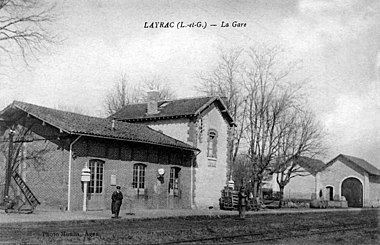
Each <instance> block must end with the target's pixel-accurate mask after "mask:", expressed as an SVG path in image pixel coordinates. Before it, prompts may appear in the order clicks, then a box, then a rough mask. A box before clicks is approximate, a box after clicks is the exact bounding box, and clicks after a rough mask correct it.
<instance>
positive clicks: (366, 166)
mask: <svg viewBox="0 0 380 245" xmlns="http://www.w3.org/2000/svg"><path fill="white" fill-rule="evenodd" d="M337 160H340V161H341V162H343V163H351V164H354V165H356V166H358V167H360V168H362V169H363V170H364V171H366V172H367V173H369V174H371V175H380V170H379V169H378V168H376V167H375V166H373V165H372V164H370V163H369V162H367V161H366V160H364V159H361V158H358V157H353V156H349V155H343V154H339V155H338V156H337V157H335V158H334V159H333V160H331V161H330V162H328V163H327V165H326V166H331V165H333V164H334V163H335V162H336V161H337Z"/></svg>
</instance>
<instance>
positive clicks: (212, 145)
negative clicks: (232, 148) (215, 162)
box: [207, 129, 218, 158]
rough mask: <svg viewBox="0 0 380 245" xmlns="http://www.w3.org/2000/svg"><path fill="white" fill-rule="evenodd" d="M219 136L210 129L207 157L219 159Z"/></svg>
mask: <svg viewBox="0 0 380 245" xmlns="http://www.w3.org/2000/svg"><path fill="white" fill-rule="evenodd" d="M217 144H218V134H217V132H216V131H215V130H213V129H210V130H209V131H208V134H207V157H210V158H217V151H216V149H217Z"/></svg>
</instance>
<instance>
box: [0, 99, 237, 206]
mask: <svg viewBox="0 0 380 245" xmlns="http://www.w3.org/2000/svg"><path fill="white" fill-rule="evenodd" d="M150 102H151V103H150V104H149V103H148V104H145V109H142V110H145V112H144V115H145V116H146V117H147V118H148V117H149V115H151V114H150V111H149V110H150V109H151V107H152V101H150ZM164 103H165V105H166V106H168V107H167V108H169V109H170V111H171V114H170V115H168V114H169V113H168V114H167V115H165V116H162V117H159V119H157V120H154V119H152V118H150V119H148V120H140V121H139V122H136V121H133V120H131V121H133V122H131V121H130V120H125V118H122V117H121V115H125V114H123V113H125V109H124V110H122V111H123V113H121V112H120V113H118V114H116V115H113V116H112V117H111V118H107V119H104V118H97V117H90V116H85V115H81V114H77V113H71V112H66V111H61V110H56V109H51V108H47V107H42V106H38V105H33V104H28V103H24V102H20V101H14V102H13V103H12V104H11V105H9V106H8V107H6V108H5V109H4V110H2V111H1V112H0V118H1V129H2V130H1V133H2V135H3V137H2V139H3V140H6V139H7V137H8V135H9V129H10V128H11V129H13V130H15V131H16V133H15V135H14V146H15V147H14V148H15V149H18V150H19V152H18V156H17V157H18V158H17V160H16V161H15V162H14V165H13V167H14V169H13V170H12V171H13V173H14V174H13V175H14V176H13V178H12V186H13V188H12V189H11V191H12V192H13V195H22V193H21V192H22V189H23V188H14V187H15V186H16V185H17V183H16V182H17V181H16V178H15V175H18V176H19V177H18V178H19V179H21V180H19V181H22V182H24V184H25V185H26V186H27V188H28V189H30V191H31V192H32V193H33V195H34V196H35V198H36V199H38V201H39V202H40V204H41V205H40V206H41V207H49V208H61V209H66V210H81V209H82V206H83V193H84V192H83V182H81V172H82V169H83V168H84V167H85V166H88V167H89V168H90V171H91V180H90V182H89V187H88V195H87V197H86V203H87V208H88V210H102V209H109V208H110V203H111V195H112V192H113V190H114V189H115V186H116V185H120V186H121V187H122V189H121V190H122V192H123V193H124V196H125V201H124V203H125V204H124V205H128V202H130V203H132V204H133V207H134V208H156V209H162V208H163V209H165V208H203V207H210V206H213V207H214V206H215V207H216V206H217V205H218V199H219V197H220V190H221V189H222V188H223V186H224V185H225V183H226V173H227V130H228V129H229V127H230V125H232V124H233V122H232V119H231V117H230V116H229V114H228V112H227V110H226V107H225V106H224V103H223V102H222V100H221V99H220V98H218V97H206V98H205V97H203V98H192V99H183V100H174V101H166V102H158V101H155V103H153V108H156V111H155V113H154V115H155V116H158V115H159V114H160V113H164V112H165V110H163V108H165V106H162V105H163V104H164ZM155 105H157V107H155ZM159 105H161V106H162V107H161V108H160V107H158V106H159ZM169 105H170V106H169ZM134 106H136V105H134ZM138 107H139V108H141V107H143V106H142V105H141V104H139V105H138ZM148 109H149V110H148ZM166 112H167V111H166ZM152 115H153V114H152ZM152 122H156V125H152ZM148 125H149V126H148ZM17 132H24V134H23V135H21V134H17ZM18 146H21V147H18ZM3 160H4V159H3ZM3 162H5V160H4V161H3ZM1 178H4V176H3V175H2V176H0V179H1ZM19 189H21V191H20V190H19Z"/></svg>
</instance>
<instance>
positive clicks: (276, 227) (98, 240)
mask: <svg viewBox="0 0 380 245" xmlns="http://www.w3.org/2000/svg"><path fill="white" fill-rule="evenodd" d="M379 216H380V212H379V210H377V209H368V210H361V211H339V212H316V213H314V212H306V213H303V212H297V213H270V214H269V213H267V214H251V215H249V216H247V218H246V219H245V220H240V219H238V217H237V216H235V215H222V216H188V217H171V218H155V219H118V220H114V219H107V220H86V221H59V222H38V223H25V222H24V223H7V224H5V223H4V224H0V244H243V243H245V244H252V243H255V244H303V245H308V244H380V229H379Z"/></svg>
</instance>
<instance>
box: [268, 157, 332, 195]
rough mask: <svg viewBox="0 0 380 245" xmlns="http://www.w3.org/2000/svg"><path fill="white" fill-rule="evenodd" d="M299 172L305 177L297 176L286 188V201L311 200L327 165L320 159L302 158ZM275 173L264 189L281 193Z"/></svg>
mask: <svg viewBox="0 0 380 245" xmlns="http://www.w3.org/2000/svg"><path fill="white" fill-rule="evenodd" d="M298 165H299V170H298V172H299V173H300V174H302V175H303V176H296V177H294V178H292V179H291V180H290V182H289V183H288V184H287V185H286V186H285V188H284V200H310V199H311V195H312V194H313V193H315V194H317V192H318V190H317V186H318V181H319V175H318V173H319V172H320V171H321V170H323V168H324V167H325V164H324V163H323V162H322V161H321V160H318V159H312V158H308V157H302V158H301V160H300V161H299V163H298ZM276 178H277V174H276V173H274V174H273V175H272V177H271V178H270V180H269V181H266V182H264V184H265V185H264V188H267V189H268V188H269V189H272V191H273V192H278V191H280V188H279V186H278V184H277V181H276Z"/></svg>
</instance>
